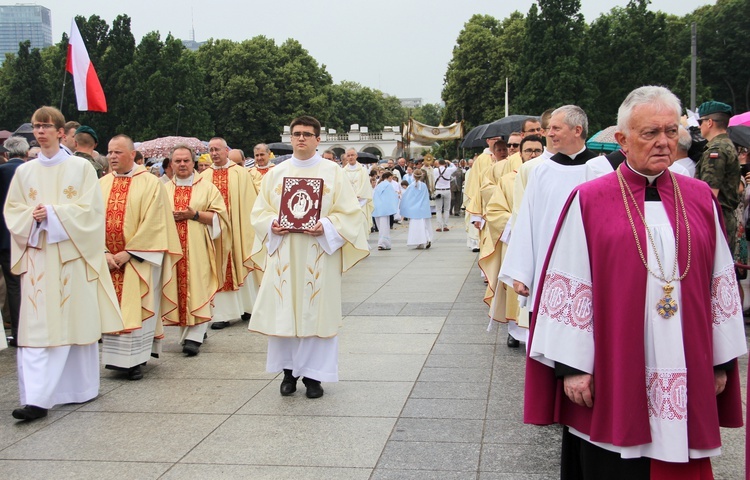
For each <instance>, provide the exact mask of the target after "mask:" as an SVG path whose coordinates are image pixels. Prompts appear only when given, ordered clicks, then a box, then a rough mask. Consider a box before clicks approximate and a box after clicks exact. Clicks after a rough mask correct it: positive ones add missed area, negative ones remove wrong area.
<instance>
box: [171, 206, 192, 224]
mask: <svg viewBox="0 0 750 480" xmlns="http://www.w3.org/2000/svg"><path fill="white" fill-rule="evenodd" d="M173 216H174V221H175V222H182V221H184V220H190V219H192V218H193V217H195V210H193V209H192V208H190V207H188V208H187V210H175V211H174V212H173Z"/></svg>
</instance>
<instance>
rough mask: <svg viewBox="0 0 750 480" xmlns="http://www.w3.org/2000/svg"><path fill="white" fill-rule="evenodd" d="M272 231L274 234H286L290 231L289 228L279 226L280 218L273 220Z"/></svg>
mask: <svg viewBox="0 0 750 480" xmlns="http://www.w3.org/2000/svg"><path fill="white" fill-rule="evenodd" d="M318 224H320V222H318ZM271 231H272V232H273V234H274V235H286V234H287V233H289V230H287V229H285V228H281V226H279V221H278V220H274V221H273V222H271Z"/></svg>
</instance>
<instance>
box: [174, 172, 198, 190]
mask: <svg viewBox="0 0 750 480" xmlns="http://www.w3.org/2000/svg"><path fill="white" fill-rule="evenodd" d="M193 178H195V173H191V174H190V176H189V177H188V178H177V175H175V176H174V178H173V180H174V183H175V185H177V186H178V187H192V186H193Z"/></svg>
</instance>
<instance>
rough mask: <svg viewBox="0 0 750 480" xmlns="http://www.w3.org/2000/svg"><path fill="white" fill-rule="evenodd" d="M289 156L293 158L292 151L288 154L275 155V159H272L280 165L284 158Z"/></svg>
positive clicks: (275, 163)
mask: <svg viewBox="0 0 750 480" xmlns="http://www.w3.org/2000/svg"><path fill="white" fill-rule="evenodd" d="M289 158H292V154H291V153H288V154H286V155H279V156H278V157H274V159H273V160H272V161H273V164H274V165H278V164H280V163H281V162H283V161H284V160H287V159H289Z"/></svg>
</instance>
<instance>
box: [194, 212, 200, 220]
mask: <svg viewBox="0 0 750 480" xmlns="http://www.w3.org/2000/svg"><path fill="white" fill-rule="evenodd" d="M198 213H199V212H198V210H196V211H195V215H193V220H195V221H198V217H199V215H198Z"/></svg>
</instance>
